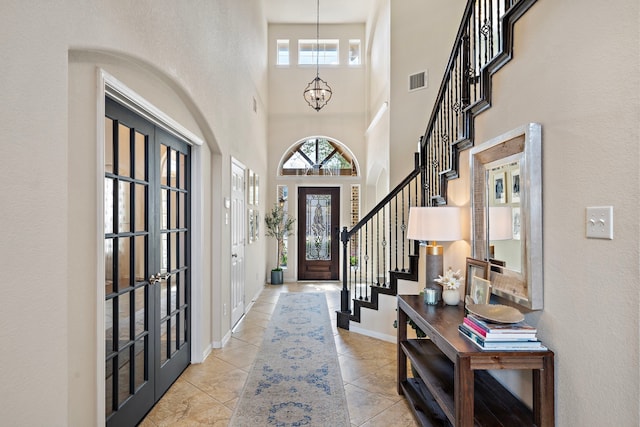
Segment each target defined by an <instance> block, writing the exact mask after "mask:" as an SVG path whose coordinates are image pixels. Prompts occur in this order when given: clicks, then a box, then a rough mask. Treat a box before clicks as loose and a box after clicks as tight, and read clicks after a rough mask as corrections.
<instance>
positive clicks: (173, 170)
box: [169, 150, 178, 187]
mask: <svg viewBox="0 0 640 427" xmlns="http://www.w3.org/2000/svg"><path fill="white" fill-rule="evenodd" d="M170 153H171V156H170V157H171V161H170V162H169V178H170V179H169V185H170V186H171V187H177V185H176V178H177V171H176V169H177V166H178V158H177V153H176V151H175V150H171V151H170Z"/></svg>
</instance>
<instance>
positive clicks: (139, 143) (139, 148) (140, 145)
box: [134, 132, 147, 180]
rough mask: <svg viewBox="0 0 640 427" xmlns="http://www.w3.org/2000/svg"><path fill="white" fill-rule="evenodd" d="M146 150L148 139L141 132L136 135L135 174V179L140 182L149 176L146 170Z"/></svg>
mask: <svg viewBox="0 0 640 427" xmlns="http://www.w3.org/2000/svg"><path fill="white" fill-rule="evenodd" d="M146 148H147V138H146V137H145V136H144V135H143V134H141V133H140V132H136V133H135V150H136V151H135V157H136V160H135V174H134V177H135V178H136V179H139V180H144V179H145V178H146V176H147V173H146V172H147V170H146V164H147V162H146V160H147V158H146V155H145V154H146Z"/></svg>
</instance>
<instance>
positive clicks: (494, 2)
mask: <svg viewBox="0 0 640 427" xmlns="http://www.w3.org/2000/svg"><path fill="white" fill-rule="evenodd" d="M535 2H536V0H469V1H468V2H467V6H466V8H465V11H464V15H463V17H462V22H461V24H460V27H459V29H458V33H457V36H456V40H455V42H454V45H453V49H452V51H451V55H450V56H449V62H448V64H447V68H446V71H445V74H444V77H443V80H442V83H441V85H440V89H439V92H438V97H437V98H436V102H435V104H434V109H433V111H432V113H431V117H430V119H429V122H428V124H427V129H426V131H425V133H424V135H423V137H422V140H421V143H422V145H423V146H422V149H421V150H420V151H421V153H422V157H421V159H420V162H421V164H422V165H423V167H424V175H423V177H422V185H423V189H424V191H425V200H426V201H427V203H428V204H435V205H441V204H446V199H447V194H446V192H447V182H448V181H449V180H451V179H455V178H457V177H458V161H459V153H460V152H461V151H463V150H465V149H467V148H470V147H471V146H473V134H474V130H473V122H474V119H475V117H476V116H477V115H478V114H480V113H481V112H483V111H485V110H486V109H488V108H489V107H490V106H491V76H492V75H493V74H495V73H496V72H497V71H498V70H499V69H500V68H502V66H504V65H505V64H506V63H507V62H509V60H510V59H511V58H512V55H513V27H514V24H515V22H516V21H517V20H518V19H519V18H520V17H521V16H522V15H523V14H524V13H525V12H526V11H527V10H529V8H530V7H531V6H532V5H533V4H534V3H535Z"/></svg>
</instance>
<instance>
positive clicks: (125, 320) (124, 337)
mask: <svg viewBox="0 0 640 427" xmlns="http://www.w3.org/2000/svg"><path fill="white" fill-rule="evenodd" d="M129 295H130V294H129V293H126V294H124V295H122V296H119V297H116V299H117V301H118V330H119V333H118V343H119V344H118V346H119V348H121V346H124V345H125V344H127V343H128V342H129V340H131V339H132V337H131V324H130V322H131V318H130V316H131V306H130V304H129Z"/></svg>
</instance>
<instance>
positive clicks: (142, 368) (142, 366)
mask: <svg viewBox="0 0 640 427" xmlns="http://www.w3.org/2000/svg"><path fill="white" fill-rule="evenodd" d="M134 349H135V364H134V390H138V389H139V388H140V386H141V385H142V384H144V382H145V381H146V380H147V378H148V376H147V374H148V371H147V369H146V363H145V354H146V352H147V351H146V350H147V337H146V336H145V337H143V338H142V339H139V340H136V342H135V347H134Z"/></svg>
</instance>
